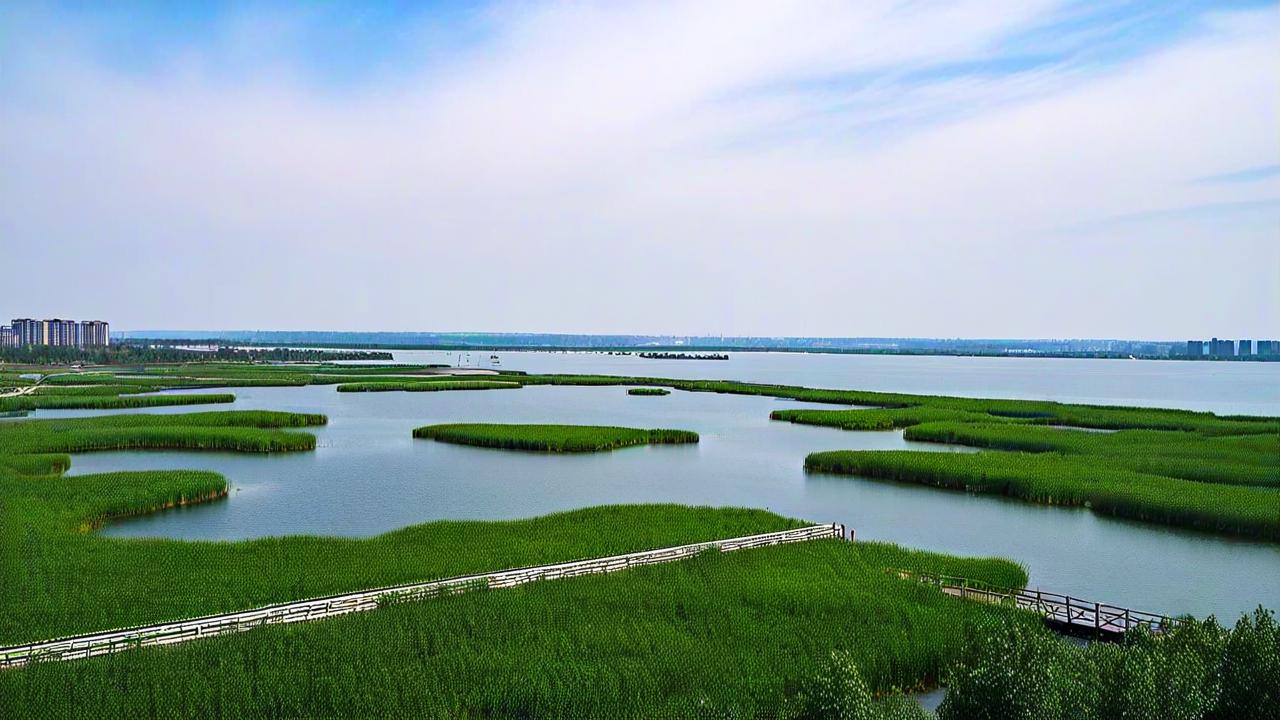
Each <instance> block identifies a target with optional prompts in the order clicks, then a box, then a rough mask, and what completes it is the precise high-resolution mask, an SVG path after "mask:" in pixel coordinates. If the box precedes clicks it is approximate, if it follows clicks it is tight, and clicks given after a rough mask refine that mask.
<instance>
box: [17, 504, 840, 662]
mask: <svg viewBox="0 0 1280 720" xmlns="http://www.w3.org/2000/svg"><path fill="white" fill-rule="evenodd" d="M844 534H845V528H844V525H841V524H838V523H831V524H828V525H812V526H809V527H803V528H796V529H794V530H783V531H780V532H771V533H764V534H761V535H748V536H745V537H737V538H730V539H727V540H711V541H709V542H700V543H693V544H690V545H679V546H676V547H669V548H661V549H658V550H646V551H642V552H635V553H628V554H626V555H614V556H611V557H603V558H595V559H591V560H577V561H572V562H564V563H556V564H553V565H540V566H537V567H526V568H515V569H511V570H499V571H497V572H491V573H483V574H477V575H464V576H461V577H452V578H446V579H443V580H432V581H429V582H421V583H413V584H410V585H397V586H392V587H383V588H377V589H374V590H363V591H360V592H352V593H344V594H341V595H331V596H329V597H322V598H313V599H310V600H299V601H296V602H288V603H279V604H276V605H267V606H265V607H260V608H255V609H253V610H245V611H242V612H234V613H224V614H221V615H209V616H206V617H200V618H194V619H191V620H180V621H177V622H170V623H163V624H159V625H146V626H140V627H133V628H127V629H122V630H111V631H108V632H101V633H91V634H87V635H76V636H73V637H65V638H59V639H56V640H46V641H43V642H36V643H29V644H26V645H15V646H12V647H3V648H0V668H11V667H18V666H21V665H26V664H27V663H31V662H41V661H53V660H74V659H78V658H87V657H93V656H96V655H106V654H108V653H114V652H120V651H122V650H131V649H133V648H139V647H149V646H154V645H169V644H172V643H180V642H186V641H188V640H194V639H196V638H201V637H211V636H214V635H224V634H227V633H234V632H242V631H245V630H251V629H253V628H256V627H261V626H263V625H275V624H279V623H292V622H304V621H308V620H320V619H322V618H330V617H337V616H339V615H346V614H348V613H353V612H363V611H366V610H375V609H377V608H378V607H381V606H382V605H385V604H390V603H397V602H404V601H411V600H418V599H426V598H432V597H439V596H441V595H451V594H455V593H461V592H466V591H468V590H474V589H496V588H507V587H514V586H516V585H523V584H525V583H531V582H536V581H539V580H555V579H558V578H567V577H575V576H578V575H592V574H597V573H611V572H617V571H619V570H626V569H627V568H632V567H639V566H641V565H656V564H659V563H668V562H674V561H677V560H683V559H685V558H690V557H693V556H695V555H698V554H700V553H703V552H708V551H716V550H718V551H720V552H733V551H735V550H747V549H750V548H758V547H766V546H769V545H782V544H786V543H796V542H805V541H808V540H819V539H823V538H841V537H844Z"/></svg>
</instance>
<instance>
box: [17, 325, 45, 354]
mask: <svg viewBox="0 0 1280 720" xmlns="http://www.w3.org/2000/svg"><path fill="white" fill-rule="evenodd" d="M13 334H14V336H15V337H16V338H17V339H18V346H19V347H26V346H29V345H43V344H44V336H43V335H41V323H40V321H39V320H32V319H31V318H16V319H15V320H14V321H13Z"/></svg>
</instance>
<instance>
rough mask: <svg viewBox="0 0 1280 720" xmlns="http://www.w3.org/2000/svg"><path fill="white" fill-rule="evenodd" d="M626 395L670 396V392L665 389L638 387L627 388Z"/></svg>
mask: <svg viewBox="0 0 1280 720" xmlns="http://www.w3.org/2000/svg"><path fill="white" fill-rule="evenodd" d="M627 394H628V395H670V394H671V391H670V390H667V389H666V388H657V387H638V388H628V389H627Z"/></svg>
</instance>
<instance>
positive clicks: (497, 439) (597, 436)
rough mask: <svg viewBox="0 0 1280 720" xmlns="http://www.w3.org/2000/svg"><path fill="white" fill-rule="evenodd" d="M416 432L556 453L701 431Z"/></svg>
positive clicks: (690, 439) (689, 439) (454, 427)
mask: <svg viewBox="0 0 1280 720" xmlns="http://www.w3.org/2000/svg"><path fill="white" fill-rule="evenodd" d="M413 436H414V437H416V438H428V439H431V440H438V441H440V442H447V443H454V444H457V445H475V446H478V447H488V448H498V449H501V450H525V451H531V452H553V453H558V452H598V451H602V450H616V449H618V448H624V447H631V446H634V445H676V444H685V443H696V442H698V434H697V433H695V432H691V431H688V430H664V429H655V430H642V429H637V428H625V427H610V426H601V425H507V424H484V423H450V424H445V425H427V426H425V427H420V428H416V429H415V430H414V431H413Z"/></svg>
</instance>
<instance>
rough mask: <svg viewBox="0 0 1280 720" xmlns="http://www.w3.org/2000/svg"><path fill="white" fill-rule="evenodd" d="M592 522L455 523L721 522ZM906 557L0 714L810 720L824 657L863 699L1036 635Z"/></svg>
mask: <svg viewBox="0 0 1280 720" xmlns="http://www.w3.org/2000/svg"><path fill="white" fill-rule="evenodd" d="M599 512H601V511H586V514H585V517H575V516H581V515H583V514H572V515H566V516H557V517H554V518H547V519H543V520H541V521H528V522H525V523H523V524H508V523H491V524H483V523H469V524H454V525H468V526H469V527H470V529H471V530H472V531H473V533H474V534H472V535H471V537H472V538H477V539H482V540H483V541H484V543H485V544H486V545H491V544H494V543H498V544H507V545H509V546H511V547H512V548H513V549H514V548H515V546H518V545H532V546H535V547H536V546H537V545H540V544H541V543H542V542H543V537H544V536H543V535H542V531H544V530H552V531H553V532H554V531H555V530H556V528H557V526H559V525H562V524H563V523H564V521H566V520H571V519H579V520H582V519H586V520H589V521H588V522H581V523H579V524H580V525H581V526H582V527H581V530H587V529H588V528H589V529H590V530H592V531H598V530H600V529H602V528H604V527H610V528H613V530H612V531H611V532H612V533H616V532H623V533H626V532H630V531H631V530H632V529H633V527H632V526H633V523H618V524H613V525H603V524H601V522H600V521H609V520H622V519H628V518H626V515H630V518H629V519H631V520H636V521H639V522H637V523H634V525H646V524H647V523H646V522H645V521H646V520H648V519H656V520H658V521H661V520H662V519H663V517H664V516H666V517H667V518H668V519H669V518H670V516H671V514H673V513H681V514H685V515H686V517H687V518H688V519H693V514H694V513H700V514H701V515H702V516H703V518H704V519H706V518H712V517H715V516H716V515H718V514H719V513H720V512H723V511H708V510H701V511H699V510H693V509H679V510H677V509H674V508H660V509H656V511H655V509H652V508H650V509H637V508H631V509H624V508H613V509H605V510H603V512H605V513H607V514H609V515H613V517H608V515H606V516H600V515H599V514H598V513H599ZM732 512H737V511H732ZM513 525H523V526H517V527H513ZM424 528H429V529H434V526H424ZM601 534H602V535H604V534H609V533H601ZM471 544H474V543H467V544H463V545H462V547H468V546H469V545H471ZM455 547H457V546H456V545H453V544H450V545H449V549H454V548H455ZM442 549H443V548H442ZM430 554H431V555H434V556H441V555H445V553H443V552H440V551H435V552H432V553H430ZM468 554H471V555H474V551H472V552H469V553H468ZM919 557H920V555H919V554H917V553H904V552H903V551H900V550H898V549H897V548H894V547H892V546H885V545H874V544H864V543H846V542H841V541H838V540H825V541H813V542H808V543H800V544H795V545H786V546H777V547H771V548H763V549H758V550H750V551H743V552H737V553H727V554H721V553H714V552H712V553H707V554H706V555H703V556H700V557H698V558H695V559H691V560H686V561H682V562H679V563H673V564H669V565H660V566H650V567H643V568H637V569H633V570H628V571H625V572H623V573H618V574H613V575H598V576H586V577H579V578H573V579H567V580H557V581H552V582H542V583H535V584H532V585H526V586H521V587H517V588H512V589H505V590H492V591H475V592H471V593H466V594H462V595H455V596H447V597H442V598H436V599H432V600H424V601H420V602H413V603H400V604H393V605H390V606H388V607H386V608H383V609H380V610H378V611H376V612H372V613H363V614H358V615H353V616H348V617H344V618H338V619H334V620H327V621H323V622H319V623H314V624H307V625H299V626H277V627H268V628H263V629H260V630H255V631H253V632H249V633H244V634H241V635H235V636H229V637H222V638H213V639H207V640H200V641H197V642H193V643H189V644H184V645H178V646H174V647H172V648H167V649H145V650H137V651H131V652H128V653H124V654H121V655H117V656H112V657H106V658H96V659H92V660H87V661H76V662H74V663H53V664H45V665H35V666H31V667H29V668H25V669H22V670H18V671H12V672H6V673H0V698H3V699H2V700H0V712H3V713H4V714H6V715H12V713H13V711H14V710H21V709H22V708H24V707H40V708H41V711H42V713H44V714H46V715H47V716H50V717H61V716H72V715H77V714H78V713H81V712H83V711H84V708H86V707H88V708H94V710H95V711H96V712H99V713H102V714H104V715H108V716H134V715H139V714H149V713H151V712H152V708H153V707H157V708H162V709H163V712H162V714H165V715H172V716H174V717H187V716H193V715H199V716H205V715H208V714H209V713H210V712H214V713H216V714H221V715H224V716H234V717H250V716H251V717H365V716H370V715H376V716H395V717H495V716H496V717H635V718H650V717H690V716H697V717H706V716H713V717H722V716H732V717H762V716H763V717H770V716H778V714H779V713H782V714H784V716H787V717H829V716H827V715H813V714H812V713H813V712H815V711H816V710H819V709H821V708H822V707H824V705H825V702H824V701H827V702H829V701H831V700H833V699H834V700H836V701H839V700H840V699H842V698H844V697H845V696H846V695H847V692H846V689H845V688H844V687H843V686H844V685H845V684H846V682H847V678H844V677H843V676H836V677H833V676H832V673H831V672H830V662H829V659H830V658H831V654H832V651H833V650H838V651H840V653H841V657H842V659H844V660H846V661H847V662H850V663H854V664H856V666H857V668H858V670H859V672H860V677H861V678H862V679H863V680H864V681H865V684H866V688H865V689H867V690H871V691H875V692H880V693H884V692H894V691H896V690H899V689H902V688H912V687H917V686H921V685H927V684H930V683H932V682H934V681H935V680H936V678H938V677H939V676H940V675H941V674H942V672H943V671H944V668H945V667H946V665H947V664H948V663H949V662H950V661H951V660H952V659H953V658H955V657H956V656H957V654H958V653H959V651H960V649H961V642H962V640H963V638H964V631H963V628H964V626H965V625H966V624H971V625H984V624H988V623H989V622H990V620H989V618H991V617H993V616H1010V617H1012V618H1015V620H1013V622H1015V623H1016V622H1022V623H1034V622H1035V621H1034V620H1033V619H1031V618H1029V617H1027V616H1023V615H1015V614H1014V613H1013V611H1010V610H1008V609H1004V608H996V607H991V606H985V605H981V604H978V603H967V602H963V601H960V600H956V599H954V598H949V597H946V596H944V595H942V594H941V593H938V592H937V591H936V590H935V589H933V588H929V587H926V586H923V585H920V584H918V583H914V582H910V581H904V580H899V579H898V578H896V577H894V576H892V575H890V574H889V573H886V572H884V570H883V567H882V566H883V565H884V564H891V565H894V566H897V565H903V564H908V565H909V564H911V563H912V562H914V561H915V560H917V559H919ZM930 561H931V562H932V563H934V564H936V565H938V566H940V567H945V568H947V569H948V570H950V571H951V572H955V573H965V574H976V575H977V576H980V577H984V578H986V579H988V580H991V581H993V582H1008V581H1009V580H1011V579H1012V580H1016V581H1018V582H1019V583H1020V582H1021V581H1023V580H1025V576H1023V575H1022V574H1021V573H1020V571H1019V570H1018V568H1016V566H1012V565H1011V564H1009V563H1004V562H1000V561H991V560H964V559H957V558H946V557H943V556H936V555H935V556H930ZM478 679H479V680H478ZM121 688H128V689H129V690H128V692H121ZM854 689H856V688H854ZM833 695H834V696H835V697H834V698H833V697H832V696H833ZM867 695H869V693H866V692H864V697H863V701H864V704H867V703H866V701H867V700H869V697H866V696H867ZM153 702H156V703H163V705H160V706H153V705H152V703H153ZM860 717H866V716H860ZM872 717H875V716H872Z"/></svg>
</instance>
